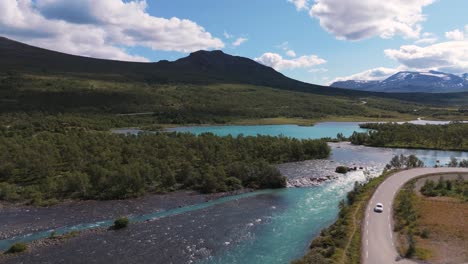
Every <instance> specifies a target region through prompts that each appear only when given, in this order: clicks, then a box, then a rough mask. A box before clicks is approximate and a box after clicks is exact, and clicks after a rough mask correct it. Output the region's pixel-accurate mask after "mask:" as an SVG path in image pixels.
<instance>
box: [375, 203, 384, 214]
mask: <svg viewBox="0 0 468 264" xmlns="http://www.w3.org/2000/svg"><path fill="white" fill-rule="evenodd" d="M374 212H376V213H382V212H383V204H381V203H377V204H376V205H375V208H374Z"/></svg>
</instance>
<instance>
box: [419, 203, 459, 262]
mask: <svg viewBox="0 0 468 264" xmlns="http://www.w3.org/2000/svg"><path fill="white" fill-rule="evenodd" d="M418 212H419V215H420V218H419V219H418V227H419V229H420V230H427V231H428V238H426V239H423V238H421V237H418V238H417V245H418V248H421V249H422V250H423V251H424V250H426V253H429V252H430V253H429V254H428V256H427V257H428V259H427V260H428V261H429V262H430V263H464V262H466V261H468V203H463V202H459V201H457V200H456V199H452V198H422V199H421V200H420V202H419V203H418ZM428 251H429V252H428Z"/></svg>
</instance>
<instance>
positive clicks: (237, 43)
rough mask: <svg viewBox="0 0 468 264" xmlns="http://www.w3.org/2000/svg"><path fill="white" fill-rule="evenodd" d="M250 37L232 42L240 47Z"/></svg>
mask: <svg viewBox="0 0 468 264" xmlns="http://www.w3.org/2000/svg"><path fill="white" fill-rule="evenodd" d="M247 40H248V39H247V38H237V39H236V41H234V42H233V43H232V45H233V46H234V47H238V46H240V45H242V44H244V43H245V42H246V41H247Z"/></svg>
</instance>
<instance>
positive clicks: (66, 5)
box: [0, 0, 224, 61]
mask: <svg viewBox="0 0 468 264" xmlns="http://www.w3.org/2000/svg"><path fill="white" fill-rule="evenodd" d="M146 7H147V2H146V1H145V0H133V1H123V0H100V1H92V0H82V1H68V0H35V1H32V0H2V1H0V34H2V35H5V36H7V37H9V38H12V39H16V40H20V41H23V42H26V43H29V44H32V45H38V46H40V47H44V48H49V49H54V50H58V51H62V52H67V53H72V54H76V55H84V56H91V57H97V58H106V59H117V60H130V61H148V59H146V58H143V57H141V56H135V55H131V54H129V53H128V52H127V51H126V48H129V47H134V46H144V47H148V48H151V49H153V50H163V51H179V52H191V51H195V50H199V49H211V48H222V47H224V43H223V42H222V41H221V40H220V39H218V38H215V37H213V36H212V35H211V34H210V33H209V32H207V31H206V30H205V29H204V28H203V27H201V26H199V25H198V24H196V23H195V22H193V21H190V20H186V19H179V18H175V17H173V18H170V19H166V18H160V17H154V16H151V15H150V14H148V13H147V12H146Z"/></svg>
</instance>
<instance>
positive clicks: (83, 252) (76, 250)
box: [0, 193, 287, 263]
mask: <svg viewBox="0 0 468 264" xmlns="http://www.w3.org/2000/svg"><path fill="white" fill-rule="evenodd" d="M286 206H287V204H286V203H285V202H284V200H282V199H280V198H279V197H278V196H276V195H275V194H274V193H273V194H261V195H257V196H255V197H248V198H243V199H239V200H234V201H230V202H226V203H224V204H221V205H215V206H212V207H208V208H205V209H202V210H196V211H191V212H186V213H184V214H180V215H174V216H169V217H164V218H159V219H154V220H151V221H147V222H142V223H135V224H131V225H130V226H129V227H128V228H127V229H124V230H119V231H111V230H102V229H101V230H94V231H85V232H83V233H82V234H80V235H78V236H76V237H72V238H69V239H67V240H63V241H61V242H60V243H54V240H51V239H44V240H42V241H37V242H34V243H33V244H32V247H30V249H28V251H27V252H25V253H23V254H19V255H15V256H2V257H0V262H2V263H109V262H112V263H193V262H195V261H197V260H200V259H206V258H209V257H210V256H212V255H214V254H216V253H218V252H220V251H223V250H225V249H227V248H229V247H235V246H236V245H237V244H239V243H241V242H242V241H243V240H245V239H251V238H252V236H255V229H256V228H257V227H258V226H260V225H262V224H265V223H268V222H269V221H270V218H271V215H273V214H275V213H278V212H280V211H281V210H284V209H285V208H286ZM51 245H53V246H51Z"/></svg>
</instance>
